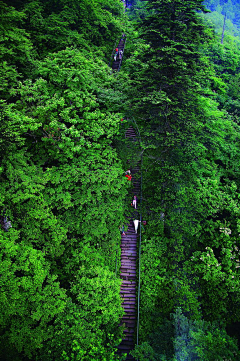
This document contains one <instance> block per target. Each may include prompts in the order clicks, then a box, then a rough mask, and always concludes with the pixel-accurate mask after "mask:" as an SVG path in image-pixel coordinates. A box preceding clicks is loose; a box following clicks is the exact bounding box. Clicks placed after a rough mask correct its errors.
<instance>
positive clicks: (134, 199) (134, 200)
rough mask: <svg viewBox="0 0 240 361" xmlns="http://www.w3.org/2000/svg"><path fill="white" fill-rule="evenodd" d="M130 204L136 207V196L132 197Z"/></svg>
mask: <svg viewBox="0 0 240 361" xmlns="http://www.w3.org/2000/svg"><path fill="white" fill-rule="evenodd" d="M131 206H133V207H134V208H135V209H137V196H134V197H133V201H132V204H131Z"/></svg>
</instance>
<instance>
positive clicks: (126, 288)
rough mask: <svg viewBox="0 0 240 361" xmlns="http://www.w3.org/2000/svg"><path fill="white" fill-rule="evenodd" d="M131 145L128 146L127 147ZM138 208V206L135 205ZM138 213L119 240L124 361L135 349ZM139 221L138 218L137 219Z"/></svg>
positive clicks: (120, 350)
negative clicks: (135, 222) (136, 224)
mask: <svg viewBox="0 0 240 361" xmlns="http://www.w3.org/2000/svg"><path fill="white" fill-rule="evenodd" d="M125 136H126V138H129V140H130V141H133V142H136V141H137V138H136V133H135V131H134V128H133V127H129V128H128V130H127V131H126V133H125ZM130 146H131V144H129V147H130ZM138 172H140V169H139V166H138V164H137V165H136V166H135V168H134V169H132V170H131V174H132V183H133V195H136V196H137V198H138V199H140V180H139V179H137V177H136V174H137V173H138ZM137 207H138V204H137ZM138 217H139V215H138V211H137V210H133V213H132V216H131V217H130V218H129V223H128V230H127V232H125V233H126V235H125V236H122V240H121V268H120V278H121V279H122V285H121V290H120V293H121V296H122V306H123V308H124V311H125V314H124V316H123V318H122V322H121V325H123V324H125V329H124V335H125V337H124V339H123V340H122V342H121V344H120V345H119V347H118V353H127V358H126V360H134V358H133V357H132V356H131V355H130V354H129V352H130V351H131V350H133V349H134V347H135V341H134V337H135V334H134V333H135V328H136V319H137V314H136V312H137V301H136V291H137V289H136V261H137V238H138V234H136V233H135V230H134V225H133V219H135V218H138ZM138 219H139V218H138Z"/></svg>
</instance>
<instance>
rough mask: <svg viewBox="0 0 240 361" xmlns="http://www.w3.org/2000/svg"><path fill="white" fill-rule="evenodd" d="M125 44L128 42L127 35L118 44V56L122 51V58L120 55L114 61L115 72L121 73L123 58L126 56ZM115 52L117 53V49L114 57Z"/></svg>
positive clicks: (113, 68)
mask: <svg viewBox="0 0 240 361" xmlns="http://www.w3.org/2000/svg"><path fill="white" fill-rule="evenodd" d="M125 42H126V37H125V35H123V36H122V38H121V40H120V41H119V43H118V46H117V48H118V54H119V53H120V51H122V56H121V58H120V57H119V55H118V56H117V58H116V60H113V63H112V70H113V71H119V70H120V67H121V64H122V58H123V54H124V48H125ZM115 52H116V51H115V48H114V49H113V53H112V56H114V53H115Z"/></svg>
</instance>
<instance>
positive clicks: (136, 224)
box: [133, 219, 141, 233]
mask: <svg viewBox="0 0 240 361" xmlns="http://www.w3.org/2000/svg"><path fill="white" fill-rule="evenodd" d="M140 222H141V221H139V220H138V219H134V221H133V224H134V228H135V233H137V230H138V224H139V223H140Z"/></svg>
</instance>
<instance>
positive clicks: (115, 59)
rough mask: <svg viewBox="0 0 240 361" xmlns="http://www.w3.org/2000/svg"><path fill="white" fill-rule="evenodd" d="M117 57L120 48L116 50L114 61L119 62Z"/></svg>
mask: <svg viewBox="0 0 240 361" xmlns="http://www.w3.org/2000/svg"><path fill="white" fill-rule="evenodd" d="M117 56H118V48H116V49H115V54H114V61H117Z"/></svg>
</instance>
